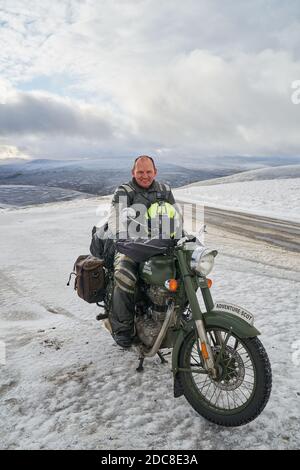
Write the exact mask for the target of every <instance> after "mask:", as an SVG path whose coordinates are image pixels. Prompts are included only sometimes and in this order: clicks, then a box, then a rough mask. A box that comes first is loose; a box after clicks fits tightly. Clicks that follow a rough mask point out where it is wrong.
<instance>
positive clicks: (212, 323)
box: [172, 310, 260, 375]
mask: <svg viewBox="0 0 300 470" xmlns="http://www.w3.org/2000/svg"><path fill="white" fill-rule="evenodd" d="M203 317H204V321H205V326H206V328H211V327H220V328H224V329H225V330H228V331H231V332H232V333H233V334H234V335H236V336H237V337H238V338H241V339H242V338H253V337H255V336H258V335H260V332H259V331H258V330H257V329H256V328H255V327H254V326H253V325H250V324H249V323H247V322H246V321H245V320H243V319H242V318H239V317H237V316H235V315H233V314H231V313H229V312H222V311H219V310H211V311H210V312H207V313H204V314H203ZM194 329H195V323H194V322H193V321H190V322H188V323H187V324H186V325H185V327H184V329H182V330H180V331H179V333H178V336H177V338H176V342H175V344H174V347H173V352H172V371H173V374H174V375H175V374H176V373H177V368H178V364H179V353H180V349H181V346H182V343H183V341H184V339H185V337H186V336H187V335H189V334H190V332H191V331H193V330H194Z"/></svg>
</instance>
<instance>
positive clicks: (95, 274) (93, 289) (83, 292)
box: [67, 255, 105, 304]
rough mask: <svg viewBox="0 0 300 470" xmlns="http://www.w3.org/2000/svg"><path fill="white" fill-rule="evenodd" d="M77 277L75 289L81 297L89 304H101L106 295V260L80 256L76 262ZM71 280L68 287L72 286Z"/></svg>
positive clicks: (74, 271)
mask: <svg viewBox="0 0 300 470" xmlns="http://www.w3.org/2000/svg"><path fill="white" fill-rule="evenodd" d="M72 274H74V275H76V278H75V283H74V289H75V290H76V291H77V294H78V295H79V297H80V298H81V299H83V300H85V301H86V302H88V303H89V304H93V303H96V302H101V300H103V299H104V295H105V271H104V260H103V259H99V258H96V257H95V256H91V255H80V256H79V257H78V258H77V260H76V261H75V264H74V268H73V272H72V273H71V274H70V278H71V276H72ZM70 278H69V282H68V284H67V285H70Z"/></svg>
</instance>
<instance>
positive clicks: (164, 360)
mask: <svg viewBox="0 0 300 470" xmlns="http://www.w3.org/2000/svg"><path fill="white" fill-rule="evenodd" d="M157 355H158V357H159V359H160V360H161V363H162V364H168V361H167V359H165V358H164V355H163V354H162V353H161V352H160V351H158V352H157Z"/></svg>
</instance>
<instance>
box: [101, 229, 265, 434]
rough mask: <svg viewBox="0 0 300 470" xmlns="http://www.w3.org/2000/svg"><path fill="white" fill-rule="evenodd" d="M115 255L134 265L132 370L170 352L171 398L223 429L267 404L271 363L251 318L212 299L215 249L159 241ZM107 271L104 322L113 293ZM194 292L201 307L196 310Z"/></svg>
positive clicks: (121, 245)
mask: <svg viewBox="0 0 300 470" xmlns="http://www.w3.org/2000/svg"><path fill="white" fill-rule="evenodd" d="M117 246H118V251H119V252H121V253H124V254H127V255H128V256H130V257H132V258H133V259H134V260H135V261H137V262H139V263H140V264H139V270H140V272H139V285H138V287H139V289H138V292H137V294H136V301H135V329H136V337H137V344H136V345H135V348H136V349H137V351H138V354H139V366H138V368H137V370H138V371H142V370H143V362H144V359H145V358H147V357H153V356H154V355H155V354H158V355H159V357H160V358H161V360H162V362H165V358H164V354H163V353H162V352H161V351H162V350H166V349H172V371H173V374H174V396H175V397H179V396H181V395H184V396H185V398H186V399H187V400H188V402H189V403H190V405H191V406H192V407H193V408H194V409H195V410H196V411H197V412H198V413H199V414H200V415H201V416H203V417H204V418H206V419H207V420H209V421H211V422H213V423H216V424H218V425H222V426H240V425H243V424H246V423H248V422H250V421H252V420H253V419H255V418H256V417H257V416H258V415H259V414H260V413H261V412H262V410H263V409H264V407H265V406H266V404H267V402H268V399H269V396H270V393H271V386H272V373H271V366H270V362H269V359H268V356H267V353H266V351H265V349H264V347H263V345H262V343H261V342H260V340H259V339H258V337H257V336H258V335H259V334H260V332H259V331H258V330H257V329H256V328H255V327H254V325H253V322H254V318H253V315H252V314H251V313H250V312H248V311H247V310H245V309H243V308H241V307H239V306H236V305H233V304H228V303H225V302H214V301H213V299H212V296H211V291H210V286H211V281H210V279H208V278H207V275H208V274H209V273H210V272H211V270H212V268H213V265H214V259H215V257H216V255H217V251H216V250H210V249H208V248H206V247H205V246H203V245H202V244H201V242H200V241H199V240H198V239H197V238H195V237H191V236H185V237H183V238H181V239H180V240H179V241H177V242H172V243H168V244H167V245H166V246H162V244H161V243H160V240H147V241H145V240H139V239H137V240H132V241H123V242H118V243H117ZM113 283H114V281H113V272H108V273H107V287H106V296H105V300H104V307H105V314H104V315H103V316H100V317H105V316H107V317H108V319H107V320H105V322H106V326H107V327H108V329H109V316H110V309H111V299H112V292H113ZM198 291H200V292H201V295H202V298H203V301H204V305H205V310H204V309H201V308H200V304H199V301H198V297H197V292H198Z"/></svg>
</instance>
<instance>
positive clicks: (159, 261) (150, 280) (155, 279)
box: [139, 255, 176, 286]
mask: <svg viewBox="0 0 300 470" xmlns="http://www.w3.org/2000/svg"><path fill="white" fill-rule="evenodd" d="M139 274H140V278H141V279H143V281H144V282H146V283H147V284H152V285H156V286H164V285H165V282H166V281H167V280H168V279H174V278H176V268H175V258H174V257H173V256H167V255H157V256H153V257H152V258H151V259H149V260H148V261H145V262H144V263H140V266H139Z"/></svg>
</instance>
